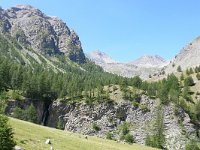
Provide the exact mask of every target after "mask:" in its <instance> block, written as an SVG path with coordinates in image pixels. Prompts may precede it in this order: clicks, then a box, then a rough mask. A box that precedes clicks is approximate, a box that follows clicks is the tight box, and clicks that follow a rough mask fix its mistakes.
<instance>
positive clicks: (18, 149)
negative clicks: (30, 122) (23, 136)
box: [14, 145, 25, 150]
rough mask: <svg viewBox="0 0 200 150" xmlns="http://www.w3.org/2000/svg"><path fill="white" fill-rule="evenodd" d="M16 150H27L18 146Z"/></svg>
mask: <svg viewBox="0 0 200 150" xmlns="http://www.w3.org/2000/svg"><path fill="white" fill-rule="evenodd" d="M14 150H25V149H23V148H21V147H20V146H18V145H16V146H15V147H14Z"/></svg>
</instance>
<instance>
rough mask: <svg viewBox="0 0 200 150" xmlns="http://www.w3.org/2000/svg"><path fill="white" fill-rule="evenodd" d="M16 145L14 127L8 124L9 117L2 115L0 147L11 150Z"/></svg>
mask: <svg viewBox="0 0 200 150" xmlns="http://www.w3.org/2000/svg"><path fill="white" fill-rule="evenodd" d="M15 145H16V143H15V141H14V139H13V131H12V128H11V127H10V126H9V125H8V118H7V117H5V116H2V115H0V149H1V150H11V149H13V147H14V146H15Z"/></svg>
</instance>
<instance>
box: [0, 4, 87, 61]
mask: <svg viewBox="0 0 200 150" xmlns="http://www.w3.org/2000/svg"><path fill="white" fill-rule="evenodd" d="M0 18H1V21H0V23H1V32H8V33H10V35H11V36H12V37H14V38H15V39H16V40H17V41H18V42H20V43H21V44H22V45H23V46H25V47H30V48H32V49H34V50H35V51H38V52H40V53H43V54H48V55H55V54H64V55H66V56H68V57H69V58H70V59H71V60H73V61H75V62H79V63H83V62H84V61H85V55H84V53H83V50H82V47H81V42H80V40H79V37H78V35H77V34H76V33H75V32H74V31H73V30H70V29H69V28H68V26H67V25H66V24H65V23H64V22H63V21H62V20H60V19H58V18H56V17H50V16H47V15H45V14H44V13H42V12H41V11H40V10H39V9H36V8H34V7H32V6H29V5H17V6H16V7H12V8H10V9H7V10H0Z"/></svg>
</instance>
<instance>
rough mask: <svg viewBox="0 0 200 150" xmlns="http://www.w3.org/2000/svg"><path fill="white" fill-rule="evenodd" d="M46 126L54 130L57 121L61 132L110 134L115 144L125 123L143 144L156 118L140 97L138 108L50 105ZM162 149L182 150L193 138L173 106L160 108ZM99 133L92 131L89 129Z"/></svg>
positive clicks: (153, 106)
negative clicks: (162, 130) (162, 135)
mask: <svg viewBox="0 0 200 150" xmlns="http://www.w3.org/2000/svg"><path fill="white" fill-rule="evenodd" d="M49 112H50V114H49V120H48V126H50V127H56V125H57V122H58V121H62V122H63V124H64V126H65V130H69V131H72V132H77V133H81V134H85V135H97V136H99V137H103V138H105V137H106V135H107V134H108V133H111V134H112V135H113V137H114V138H115V139H117V140H119V139H120V133H119V129H120V126H122V125H123V124H124V123H125V122H126V123H128V124H129V125H130V127H129V130H130V134H131V135H133V137H134V138H135V141H136V142H137V143H140V144H145V139H146V136H147V135H151V134H153V133H154V132H155V130H157V128H156V127H155V121H156V118H157V115H158V104H157V102H156V101H155V100H151V99H149V98H147V97H146V96H143V97H142V98H141V100H140V106H139V107H137V106H133V104H132V103H131V102H122V103H118V104H117V103H113V104H108V103H102V104H99V105H91V106H89V105H87V104H84V103H76V104H73V105H68V104H64V103H60V102H54V103H53V104H52V105H51V106H50V109H49ZM162 112H163V125H164V135H165V138H166V143H165V147H166V148H167V149H169V150H174V149H177V150H180V149H184V147H185V144H186V143H187V142H188V141H189V139H190V138H195V137H196V131H195V128H194V125H193V124H191V123H190V118H189V116H188V115H187V114H186V113H185V112H184V111H183V110H182V109H179V110H178V113H179V115H175V112H174V105H173V104H170V105H169V106H163V107H162ZM94 124H95V125H96V126H97V127H98V128H99V130H98V131H96V130H95V129H94V128H93V125H94Z"/></svg>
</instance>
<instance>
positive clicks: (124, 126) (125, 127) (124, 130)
mask: <svg viewBox="0 0 200 150" xmlns="http://www.w3.org/2000/svg"><path fill="white" fill-rule="evenodd" d="M129 127H130V124H129V123H127V122H125V123H123V124H122V125H120V127H119V131H120V133H121V134H122V135H126V134H128V133H129Z"/></svg>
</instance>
